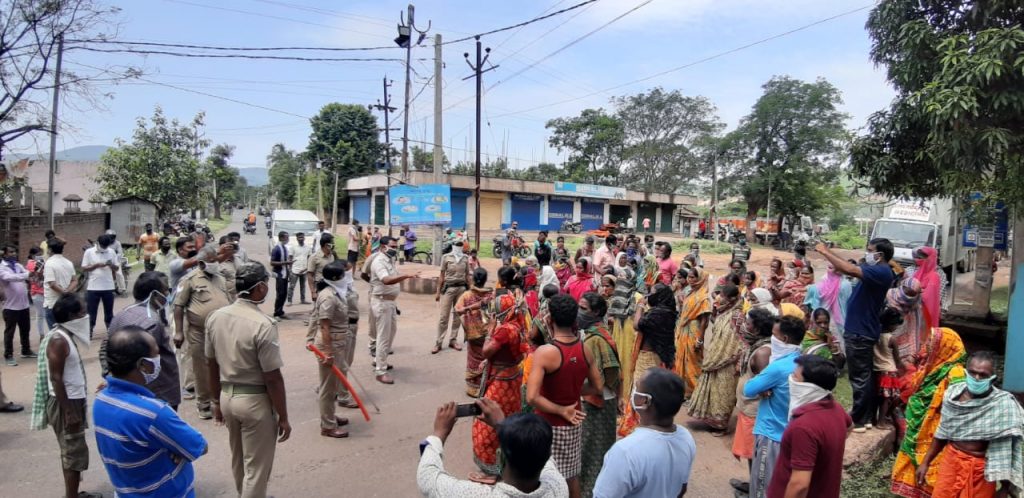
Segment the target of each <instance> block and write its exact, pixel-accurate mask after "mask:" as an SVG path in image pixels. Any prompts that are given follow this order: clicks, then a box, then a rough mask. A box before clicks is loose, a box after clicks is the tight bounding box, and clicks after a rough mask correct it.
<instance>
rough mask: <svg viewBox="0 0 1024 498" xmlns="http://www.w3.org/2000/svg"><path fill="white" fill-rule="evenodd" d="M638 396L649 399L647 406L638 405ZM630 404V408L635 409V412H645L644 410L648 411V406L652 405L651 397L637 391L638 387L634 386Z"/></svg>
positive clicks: (630, 395)
mask: <svg viewBox="0 0 1024 498" xmlns="http://www.w3.org/2000/svg"><path fill="white" fill-rule="evenodd" d="M637 396H640V397H643V398H647V404H645V405H637V404H636V397H637ZM629 404H630V406H632V407H633V410H635V411H638V412H640V411H644V410H646V409H647V407H648V406H650V405H651V395H650V394H647V393H642V392H639V391H637V390H636V386H635V385H634V386H633V392H631V393H630V394H629Z"/></svg>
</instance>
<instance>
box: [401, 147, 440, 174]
mask: <svg viewBox="0 0 1024 498" xmlns="http://www.w3.org/2000/svg"><path fill="white" fill-rule="evenodd" d="M409 156H410V157H411V158H412V169H414V170H416V171H434V151H433V150H424V149H423V148H422V147H419V146H417V145H413V146H412V147H409ZM448 164H449V163H448V156H447V155H446V154H445V153H444V151H443V150H442V151H441V166H442V171H443V167H444V166H448Z"/></svg>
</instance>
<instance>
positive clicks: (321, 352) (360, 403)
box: [306, 343, 370, 422]
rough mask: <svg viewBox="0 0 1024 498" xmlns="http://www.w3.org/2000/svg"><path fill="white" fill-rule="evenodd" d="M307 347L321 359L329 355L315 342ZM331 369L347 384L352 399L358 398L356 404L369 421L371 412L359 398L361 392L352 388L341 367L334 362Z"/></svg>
mask: <svg viewBox="0 0 1024 498" xmlns="http://www.w3.org/2000/svg"><path fill="white" fill-rule="evenodd" d="M306 349H308V350H310V351H312V352H313V354H315V355H316V357H317V358H320V359H321V360H323V359H326V358H327V355H325V354H324V352H323V351H320V350H319V349H318V348H317V347H316V346H314V345H313V343H307V344H306ZM331 370H333V371H334V375H335V376H337V377H338V380H340V381H341V383H342V384H344V385H345V388H346V389H348V392H349V393H351V394H352V399H354V400H356V404H357V405H359V410H360V411H362V412H363V417H364V418H366V421H367V422H369V421H370V413H369V412H367V411H366V407H365V406H363V400H361V399H359V394H357V393H356V390H355V389H353V388H352V384H349V383H348V379H347V378H345V374H343V373H341V369H339V368H338V367H337V365H334V364H332V365H331Z"/></svg>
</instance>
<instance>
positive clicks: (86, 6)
mask: <svg viewBox="0 0 1024 498" xmlns="http://www.w3.org/2000/svg"><path fill="white" fill-rule="evenodd" d="M118 11H119V9H117V8H115V7H107V6H103V5H100V4H99V2H96V1H94V0H0V18H2V19H3V22H2V23H0V84H2V85H3V90H4V93H3V96H0V155H2V153H3V151H4V149H5V148H7V146H8V144H10V143H11V142H13V141H15V140H17V139H19V138H21V137H24V136H26V135H28V134H30V133H32V132H35V131H40V130H49V128H50V122H51V111H52V109H51V105H52V99H53V83H54V72H55V68H54V65H55V64H56V59H57V51H58V44H59V40H60V39H61V38H63V39H64V41H65V51H67V50H71V49H74V48H79V47H81V46H82V45H83V44H84V42H83V41H80V40H97V39H99V40H105V39H107V38H108V35H107V34H106V33H104V30H105V29H108V28H110V27H111V26H110V23H111V21H112V19H113V17H114V16H115V15H116V14H117V12H118ZM139 74H141V73H140V72H139V70H138V69H135V68H132V67H125V66H117V67H114V66H106V67H96V68H84V67H83V66H75V67H74V69H73V70H72V69H69V68H68V66H66V65H65V66H63V67H62V68H61V85H60V90H61V92H62V95H61V97H62V99H63V100H64V101H65V102H73V103H74V104H75V105H76V107H77V108H78V110H80V111H84V110H86V109H88V108H91V107H95V106H97V105H98V104H99V101H98V100H97V98H96V97H97V94H96V87H95V84H96V83H98V82H100V81H105V82H110V81H117V80H121V79H125V78H132V77H136V76H138V75H139Z"/></svg>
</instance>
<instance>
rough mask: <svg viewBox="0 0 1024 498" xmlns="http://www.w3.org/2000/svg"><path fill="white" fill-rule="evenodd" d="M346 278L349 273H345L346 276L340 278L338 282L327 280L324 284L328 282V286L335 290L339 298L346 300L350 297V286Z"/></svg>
mask: <svg viewBox="0 0 1024 498" xmlns="http://www.w3.org/2000/svg"><path fill="white" fill-rule="evenodd" d="M346 277H348V272H345V276H343V277H341V278H339V279H338V280H328V279H326V278H325V279H324V282H327V285H330V286H331V288H333V289H334V292H336V293H337V294H338V297H339V298H341V299H345V297H346V296H348V286H349V284H348V283H346V282H345V280H346Z"/></svg>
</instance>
